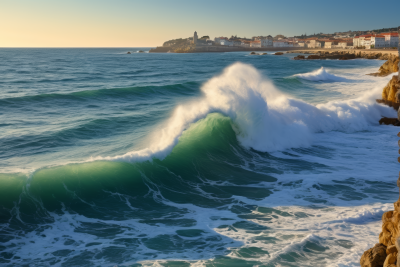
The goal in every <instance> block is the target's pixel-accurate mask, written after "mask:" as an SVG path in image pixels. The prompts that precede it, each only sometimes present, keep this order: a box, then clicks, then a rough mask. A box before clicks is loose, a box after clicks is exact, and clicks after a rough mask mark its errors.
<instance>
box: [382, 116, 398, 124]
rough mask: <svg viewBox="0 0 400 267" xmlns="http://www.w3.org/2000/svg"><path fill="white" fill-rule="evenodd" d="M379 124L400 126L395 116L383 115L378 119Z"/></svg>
mask: <svg viewBox="0 0 400 267" xmlns="http://www.w3.org/2000/svg"><path fill="white" fill-rule="evenodd" d="M379 124H384V125H394V126H400V122H399V120H398V119H397V118H386V117H383V118H382V119H380V120H379Z"/></svg>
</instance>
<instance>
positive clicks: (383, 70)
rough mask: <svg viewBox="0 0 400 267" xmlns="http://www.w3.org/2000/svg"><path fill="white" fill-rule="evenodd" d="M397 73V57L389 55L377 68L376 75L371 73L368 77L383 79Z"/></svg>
mask: <svg viewBox="0 0 400 267" xmlns="http://www.w3.org/2000/svg"><path fill="white" fill-rule="evenodd" d="M398 71H399V57H398V56H395V55H393V54H391V55H389V58H388V60H387V61H386V62H385V63H384V64H383V65H382V66H381V67H380V68H379V70H378V72H377V73H371V74H369V75H372V76H377V77H384V76H388V75H389V74H391V73H394V72H398Z"/></svg>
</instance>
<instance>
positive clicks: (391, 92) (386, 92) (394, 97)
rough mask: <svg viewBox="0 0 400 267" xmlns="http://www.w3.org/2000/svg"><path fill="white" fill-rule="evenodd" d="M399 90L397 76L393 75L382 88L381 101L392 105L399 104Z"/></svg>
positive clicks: (399, 82)
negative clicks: (392, 103)
mask: <svg viewBox="0 0 400 267" xmlns="http://www.w3.org/2000/svg"><path fill="white" fill-rule="evenodd" d="M399 89H400V81H399V80H398V76H397V75H393V77H392V79H391V80H390V81H389V83H388V84H387V85H386V86H385V87H384V88H383V91H382V99H383V100H387V101H391V102H394V103H400V96H399V94H398V90H399Z"/></svg>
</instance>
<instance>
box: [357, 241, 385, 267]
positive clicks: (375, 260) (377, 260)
mask: <svg viewBox="0 0 400 267" xmlns="http://www.w3.org/2000/svg"><path fill="white" fill-rule="evenodd" d="M385 259H386V246H385V245H383V244H381V243H377V244H376V245H375V246H374V247H373V248H370V249H368V250H367V251H365V252H364V254H363V255H362V256H361V260H360V265H361V267H382V266H383V264H384V262H385Z"/></svg>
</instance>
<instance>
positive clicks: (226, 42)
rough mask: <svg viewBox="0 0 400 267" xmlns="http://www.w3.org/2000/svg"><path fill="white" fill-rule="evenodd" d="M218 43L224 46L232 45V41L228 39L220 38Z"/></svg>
mask: <svg viewBox="0 0 400 267" xmlns="http://www.w3.org/2000/svg"><path fill="white" fill-rule="evenodd" d="M220 44H221V45H225V46H233V42H232V41H228V40H221V42H220Z"/></svg>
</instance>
